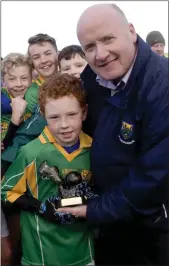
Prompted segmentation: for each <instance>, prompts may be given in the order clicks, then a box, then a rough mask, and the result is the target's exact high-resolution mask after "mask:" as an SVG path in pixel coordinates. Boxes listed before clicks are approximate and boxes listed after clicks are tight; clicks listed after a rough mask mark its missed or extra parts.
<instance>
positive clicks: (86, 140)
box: [39, 126, 92, 162]
mask: <svg viewBox="0 0 169 266" xmlns="http://www.w3.org/2000/svg"><path fill="white" fill-rule="evenodd" d="M79 139H80V147H79V149H78V150H76V151H73V152H72V153H68V152H67V151H66V150H65V149H64V148H63V147H62V146H61V145H60V144H58V143H57V142H56V140H55V138H54V137H53V135H52V134H51V132H50V130H49V128H48V127H47V126H46V127H45V129H44V130H43V132H42V134H41V135H40V136H39V140H40V141H41V143H42V144H45V143H53V145H54V146H55V147H56V149H57V150H58V151H60V153H61V154H62V155H63V156H64V157H65V158H66V159H67V160H68V161H69V162H70V161H72V160H73V159H75V158H76V157H77V156H78V155H79V154H80V153H81V151H82V150H83V149H84V148H89V147H91V144H92V138H91V137H89V136H88V135H86V134H85V133H84V132H83V131H81V132H80V136H79Z"/></svg>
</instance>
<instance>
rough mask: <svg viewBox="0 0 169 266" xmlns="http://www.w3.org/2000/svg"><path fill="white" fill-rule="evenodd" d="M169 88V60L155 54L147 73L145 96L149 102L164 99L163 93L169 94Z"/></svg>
mask: <svg viewBox="0 0 169 266" xmlns="http://www.w3.org/2000/svg"><path fill="white" fill-rule="evenodd" d="M157 87H158V88H157ZM168 88H169V83H168V59H167V58H165V57H160V56H158V55H156V54H154V53H153V54H152V56H151V58H150V61H149V64H148V66H147V70H146V72H145V77H144V82H143V91H144V94H146V95H147V100H148V101H149V100H153V99H154V98H156V97H163V93H162V92H164V91H166V92H167V90H168Z"/></svg>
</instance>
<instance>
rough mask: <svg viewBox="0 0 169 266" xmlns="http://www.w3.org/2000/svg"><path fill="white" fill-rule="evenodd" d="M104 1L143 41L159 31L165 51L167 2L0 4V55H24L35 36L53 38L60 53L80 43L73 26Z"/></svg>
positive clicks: (27, 2) (22, 2) (166, 48)
mask: <svg viewBox="0 0 169 266" xmlns="http://www.w3.org/2000/svg"><path fill="white" fill-rule="evenodd" d="M103 2H104V3H115V4H117V5H118V6H119V7H120V8H121V9H122V10H123V12H124V13H125V15H126V17H127V19H128V21H129V22H132V24H133V25H134V27H135V29H136V32H137V33H138V34H139V35H140V36H141V37H142V38H143V39H144V40H145V39H146V36H147V34H148V33H149V32H150V31H152V30H158V31H160V32H161V33H162V34H163V36H164V38H165V40H166V47H165V52H168V1H151V2H150V1H77V2H75V1H25V2H24V1H2V2H1V56H2V57H4V56H6V55H7V54H8V53H11V52H12V53H14V52H20V53H26V52H27V47H28V44H27V40H28V38H29V37H30V36H33V35H35V34H37V33H47V34H49V35H51V36H52V37H54V38H55V39H56V42H57V46H58V48H59V50H61V49H62V48H63V47H65V46H67V45H71V44H79V42H78V39H77V37H76V24H77V21H78V19H79V17H80V15H81V13H82V12H83V11H84V10H85V9H86V8H87V7H89V6H91V5H93V4H96V3H103Z"/></svg>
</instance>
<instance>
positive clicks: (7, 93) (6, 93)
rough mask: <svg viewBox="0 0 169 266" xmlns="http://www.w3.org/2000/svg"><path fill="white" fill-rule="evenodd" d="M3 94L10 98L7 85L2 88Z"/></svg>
mask: <svg viewBox="0 0 169 266" xmlns="http://www.w3.org/2000/svg"><path fill="white" fill-rule="evenodd" d="M1 95H3V96H6V97H7V98H10V95H9V92H8V91H7V89H6V88H5V87H3V88H1Z"/></svg>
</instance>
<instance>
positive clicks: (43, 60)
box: [25, 33, 58, 112]
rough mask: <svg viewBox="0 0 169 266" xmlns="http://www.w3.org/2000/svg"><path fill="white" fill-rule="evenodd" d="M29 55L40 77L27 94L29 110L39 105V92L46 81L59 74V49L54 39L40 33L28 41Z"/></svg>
mask: <svg viewBox="0 0 169 266" xmlns="http://www.w3.org/2000/svg"><path fill="white" fill-rule="evenodd" d="M28 44H29V46H28V55H29V57H30V59H31V61H32V65H33V67H34V69H35V70H36V73H37V74H38V77H37V78H36V79H35V80H33V81H32V84H31V86H30V89H29V91H27V93H26V94H25V99H26V101H27V100H28V101H29V105H28V109H29V111H31V112H33V109H34V108H35V106H36V105H37V103H38V91H39V86H41V85H42V84H43V83H44V81H45V80H46V79H48V78H50V77H51V76H52V75H53V74H56V73H57V72H58V63H57V59H58V49H57V45H56V41H55V39H54V38H53V37H51V36H49V35H47V34H43V33H39V34H36V35H34V36H32V37H30V38H29V40H28Z"/></svg>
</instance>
